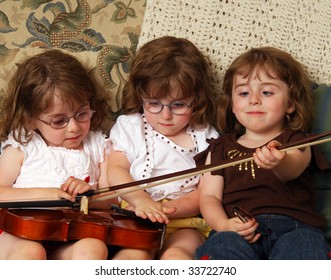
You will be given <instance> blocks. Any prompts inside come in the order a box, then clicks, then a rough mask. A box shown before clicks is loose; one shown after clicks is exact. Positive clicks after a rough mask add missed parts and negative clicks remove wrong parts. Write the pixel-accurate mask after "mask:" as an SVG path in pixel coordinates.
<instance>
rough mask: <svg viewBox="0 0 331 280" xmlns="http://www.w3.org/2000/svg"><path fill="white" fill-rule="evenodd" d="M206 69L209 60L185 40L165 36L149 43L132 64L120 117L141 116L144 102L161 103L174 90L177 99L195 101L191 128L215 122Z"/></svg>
mask: <svg viewBox="0 0 331 280" xmlns="http://www.w3.org/2000/svg"><path fill="white" fill-rule="evenodd" d="M209 67H210V61H209V59H208V58H207V57H206V56H204V55H203V54H202V53H201V52H200V50H199V49H198V48H197V47H196V46H195V45H194V44H193V43H192V42H190V41H188V40H186V39H183V38H176V37H172V36H164V37H160V38H157V39H154V40H152V41H149V42H148V43H146V44H145V45H143V46H142V47H141V48H140V49H139V50H138V52H137V54H136V56H135V58H134V60H133V62H132V65H131V71H130V75H129V79H128V83H127V85H126V89H125V91H124V94H123V99H122V109H123V113H125V114H130V113H137V112H140V113H142V112H143V107H142V100H143V98H146V99H149V98H155V99H162V98H164V97H166V96H168V95H169V93H170V92H172V91H173V90H174V91H175V92H176V93H178V96H176V98H177V99H178V98H182V99H186V98H191V97H194V102H193V106H192V118H191V121H190V125H191V126H193V127H194V126H195V127H201V128H203V127H206V126H207V125H208V124H210V123H213V122H214V120H215V117H214V112H215V93H214V91H213V89H212V87H211V74H210V69H209Z"/></svg>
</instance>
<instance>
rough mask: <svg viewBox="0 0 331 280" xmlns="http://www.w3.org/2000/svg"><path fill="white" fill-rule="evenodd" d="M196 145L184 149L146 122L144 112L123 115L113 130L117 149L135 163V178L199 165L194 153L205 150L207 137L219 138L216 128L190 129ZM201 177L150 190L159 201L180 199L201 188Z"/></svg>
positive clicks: (111, 138) (132, 170) (132, 168)
mask: <svg viewBox="0 0 331 280" xmlns="http://www.w3.org/2000/svg"><path fill="white" fill-rule="evenodd" d="M187 133H188V134H189V135H190V136H191V137H192V141H193V143H194V147H193V148H192V149H187V148H183V147H181V146H179V145H177V144H175V143H174V142H172V141H171V140H170V139H168V138H167V137H166V136H164V135H162V134H160V133H158V132H157V131H155V130H154V129H153V128H152V126H151V125H150V124H148V123H147V122H146V121H145V118H144V115H141V114H138V113H136V114H131V115H123V116H120V117H119V118H118V119H117V121H116V123H115V125H114V126H113V127H112V129H111V131H110V140H111V141H112V145H113V147H112V148H113V149H115V150H117V151H122V152H123V153H124V154H125V155H126V156H127V158H128V160H129V162H130V164H131V166H130V173H131V176H132V177H133V179H134V180H136V181H137V180H142V179H146V178H151V177H156V176H160V175H164V174H169V173H173V172H177V171H181V170H185V169H189V168H194V167H195V161H194V159H193V156H194V155H196V154H197V153H199V152H201V151H203V150H205V149H206V148H207V146H208V143H207V141H206V139H208V138H217V137H218V133H217V132H216V130H215V129H214V128H213V127H208V128H207V129H204V130H194V129H192V128H191V127H188V128H187ZM198 180H199V176H194V177H191V178H184V179H181V180H178V181H175V182H171V183H167V184H162V185H159V186H156V187H152V188H149V189H146V191H147V192H148V193H149V194H150V195H151V197H152V199H153V200H155V201H158V200H161V199H163V198H167V199H176V198H178V197H180V196H182V195H184V194H185V193H188V192H190V191H192V190H195V189H196V188H197V183H198Z"/></svg>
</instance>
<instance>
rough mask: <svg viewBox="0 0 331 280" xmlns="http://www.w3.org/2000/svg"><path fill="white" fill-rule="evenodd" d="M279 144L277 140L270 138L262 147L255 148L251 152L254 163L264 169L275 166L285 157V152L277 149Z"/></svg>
mask: <svg viewBox="0 0 331 280" xmlns="http://www.w3.org/2000/svg"><path fill="white" fill-rule="evenodd" d="M280 145H281V143H279V142H278V141H276V140H272V141H270V142H269V143H268V144H267V145H265V146H263V147H262V148H257V149H256V152H255V153H254V154H253V158H254V161H255V163H256V164H257V165H258V166H260V167H261V168H265V169H273V168H274V167H276V166H277V165H278V164H280V162H281V161H282V160H283V159H284V157H285V152H282V151H280V150H278V149H277V147H279V146H280Z"/></svg>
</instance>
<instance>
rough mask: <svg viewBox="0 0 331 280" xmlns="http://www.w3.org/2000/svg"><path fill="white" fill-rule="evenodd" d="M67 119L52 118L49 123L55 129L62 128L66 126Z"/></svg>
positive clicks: (64, 117)
mask: <svg viewBox="0 0 331 280" xmlns="http://www.w3.org/2000/svg"><path fill="white" fill-rule="evenodd" d="M68 119H69V118H68V117H66V116H63V117H58V118H54V119H52V121H51V123H52V124H53V125H55V126H57V127H59V126H62V125H64V124H66V123H67V122H68Z"/></svg>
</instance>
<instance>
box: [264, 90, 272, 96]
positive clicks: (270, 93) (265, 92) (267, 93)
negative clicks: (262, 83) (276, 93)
mask: <svg viewBox="0 0 331 280" xmlns="http://www.w3.org/2000/svg"><path fill="white" fill-rule="evenodd" d="M262 94H263V95H266V96H270V95H272V92H270V91H262Z"/></svg>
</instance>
